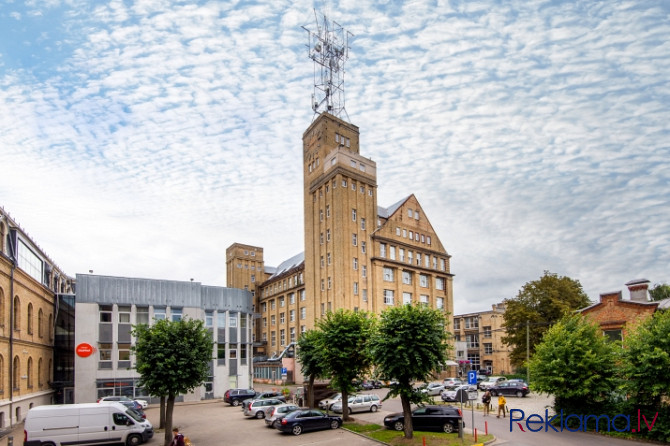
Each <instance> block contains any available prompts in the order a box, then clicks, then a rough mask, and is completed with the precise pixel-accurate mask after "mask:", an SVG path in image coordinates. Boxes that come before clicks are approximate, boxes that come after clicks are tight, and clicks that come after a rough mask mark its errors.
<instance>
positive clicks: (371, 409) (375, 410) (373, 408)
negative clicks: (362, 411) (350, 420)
mask: <svg viewBox="0 0 670 446" xmlns="http://www.w3.org/2000/svg"><path fill="white" fill-rule="evenodd" d="M370 412H377V406H375V405H374V404H373V405H372V406H370Z"/></svg>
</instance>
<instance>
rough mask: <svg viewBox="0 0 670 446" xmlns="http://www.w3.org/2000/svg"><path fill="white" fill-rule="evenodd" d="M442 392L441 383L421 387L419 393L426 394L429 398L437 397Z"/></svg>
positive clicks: (442, 385)
mask: <svg viewBox="0 0 670 446" xmlns="http://www.w3.org/2000/svg"><path fill="white" fill-rule="evenodd" d="M443 390H444V384H442V383H437V382H435V383H428V384H426V385H425V386H422V387H421V390H420V391H421V393H426V394H428V395H430V396H435V395H439V394H440V393H442V391H443Z"/></svg>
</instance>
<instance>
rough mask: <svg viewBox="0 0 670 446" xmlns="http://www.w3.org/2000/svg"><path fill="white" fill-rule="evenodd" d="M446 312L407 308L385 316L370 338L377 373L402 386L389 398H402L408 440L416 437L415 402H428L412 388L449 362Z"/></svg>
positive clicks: (393, 388)
mask: <svg viewBox="0 0 670 446" xmlns="http://www.w3.org/2000/svg"><path fill="white" fill-rule="evenodd" d="M446 325H447V321H446V318H445V317H444V313H442V312H441V311H439V310H433V309H430V308H428V307H426V306H412V305H403V306H400V307H393V308H390V309H388V310H386V311H384V312H383V313H382V314H381V319H380V321H379V324H378V326H377V330H376V331H375V333H374V335H373V336H372V338H371V339H370V352H371V354H372V357H373V362H374V364H375V366H376V367H377V372H378V373H380V374H381V375H382V376H384V377H386V378H392V379H395V380H396V381H397V382H398V384H397V385H395V386H393V387H392V388H391V390H390V391H389V394H388V396H387V398H389V397H394V396H397V395H400V400H401V402H402V407H403V414H404V416H405V429H404V430H405V438H412V437H413V432H414V430H413V426H412V416H411V403H418V402H421V401H423V400H424V399H425V397H423V396H422V394H421V393H419V392H417V391H416V390H415V389H414V387H413V386H412V382H414V381H428V380H429V378H430V377H431V376H432V374H433V373H434V372H435V371H436V370H439V369H440V367H441V366H442V364H444V363H445V362H446V360H447V352H448V349H449V345H448V344H447V341H448V334H447V330H446Z"/></svg>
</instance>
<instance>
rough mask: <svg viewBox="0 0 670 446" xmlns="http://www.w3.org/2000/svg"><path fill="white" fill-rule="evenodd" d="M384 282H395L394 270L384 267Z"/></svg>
mask: <svg viewBox="0 0 670 446" xmlns="http://www.w3.org/2000/svg"><path fill="white" fill-rule="evenodd" d="M384 280H385V281H386V282H393V268H388V267H384Z"/></svg>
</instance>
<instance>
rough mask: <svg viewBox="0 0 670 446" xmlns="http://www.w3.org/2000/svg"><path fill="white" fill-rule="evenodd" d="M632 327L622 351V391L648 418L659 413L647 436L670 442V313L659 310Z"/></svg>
mask: <svg viewBox="0 0 670 446" xmlns="http://www.w3.org/2000/svg"><path fill="white" fill-rule="evenodd" d="M631 328H632V327H630V328H629V332H628V333H627V336H626V338H625V339H624V346H625V348H624V349H623V350H622V352H621V356H622V359H623V360H622V361H621V362H622V375H623V378H624V379H623V384H622V387H623V390H624V391H625V393H626V394H627V395H628V403H629V404H630V406H631V407H632V408H634V409H640V410H641V411H642V413H643V414H644V413H646V415H647V416H649V415H652V416H653V414H654V413H656V412H658V413H659V415H658V422H657V424H656V425H655V426H654V429H653V430H652V431H651V432H649V433H648V434H647V435H648V436H649V437H650V438H653V439H655V440H660V441H665V442H670V310H659V311H656V312H655V313H654V314H653V315H652V316H651V317H649V318H647V319H645V320H644V321H642V322H641V323H640V324H639V325H638V326H637V327H635V328H634V329H632V330H631ZM649 421H650V422H651V417H650V420H649Z"/></svg>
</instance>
